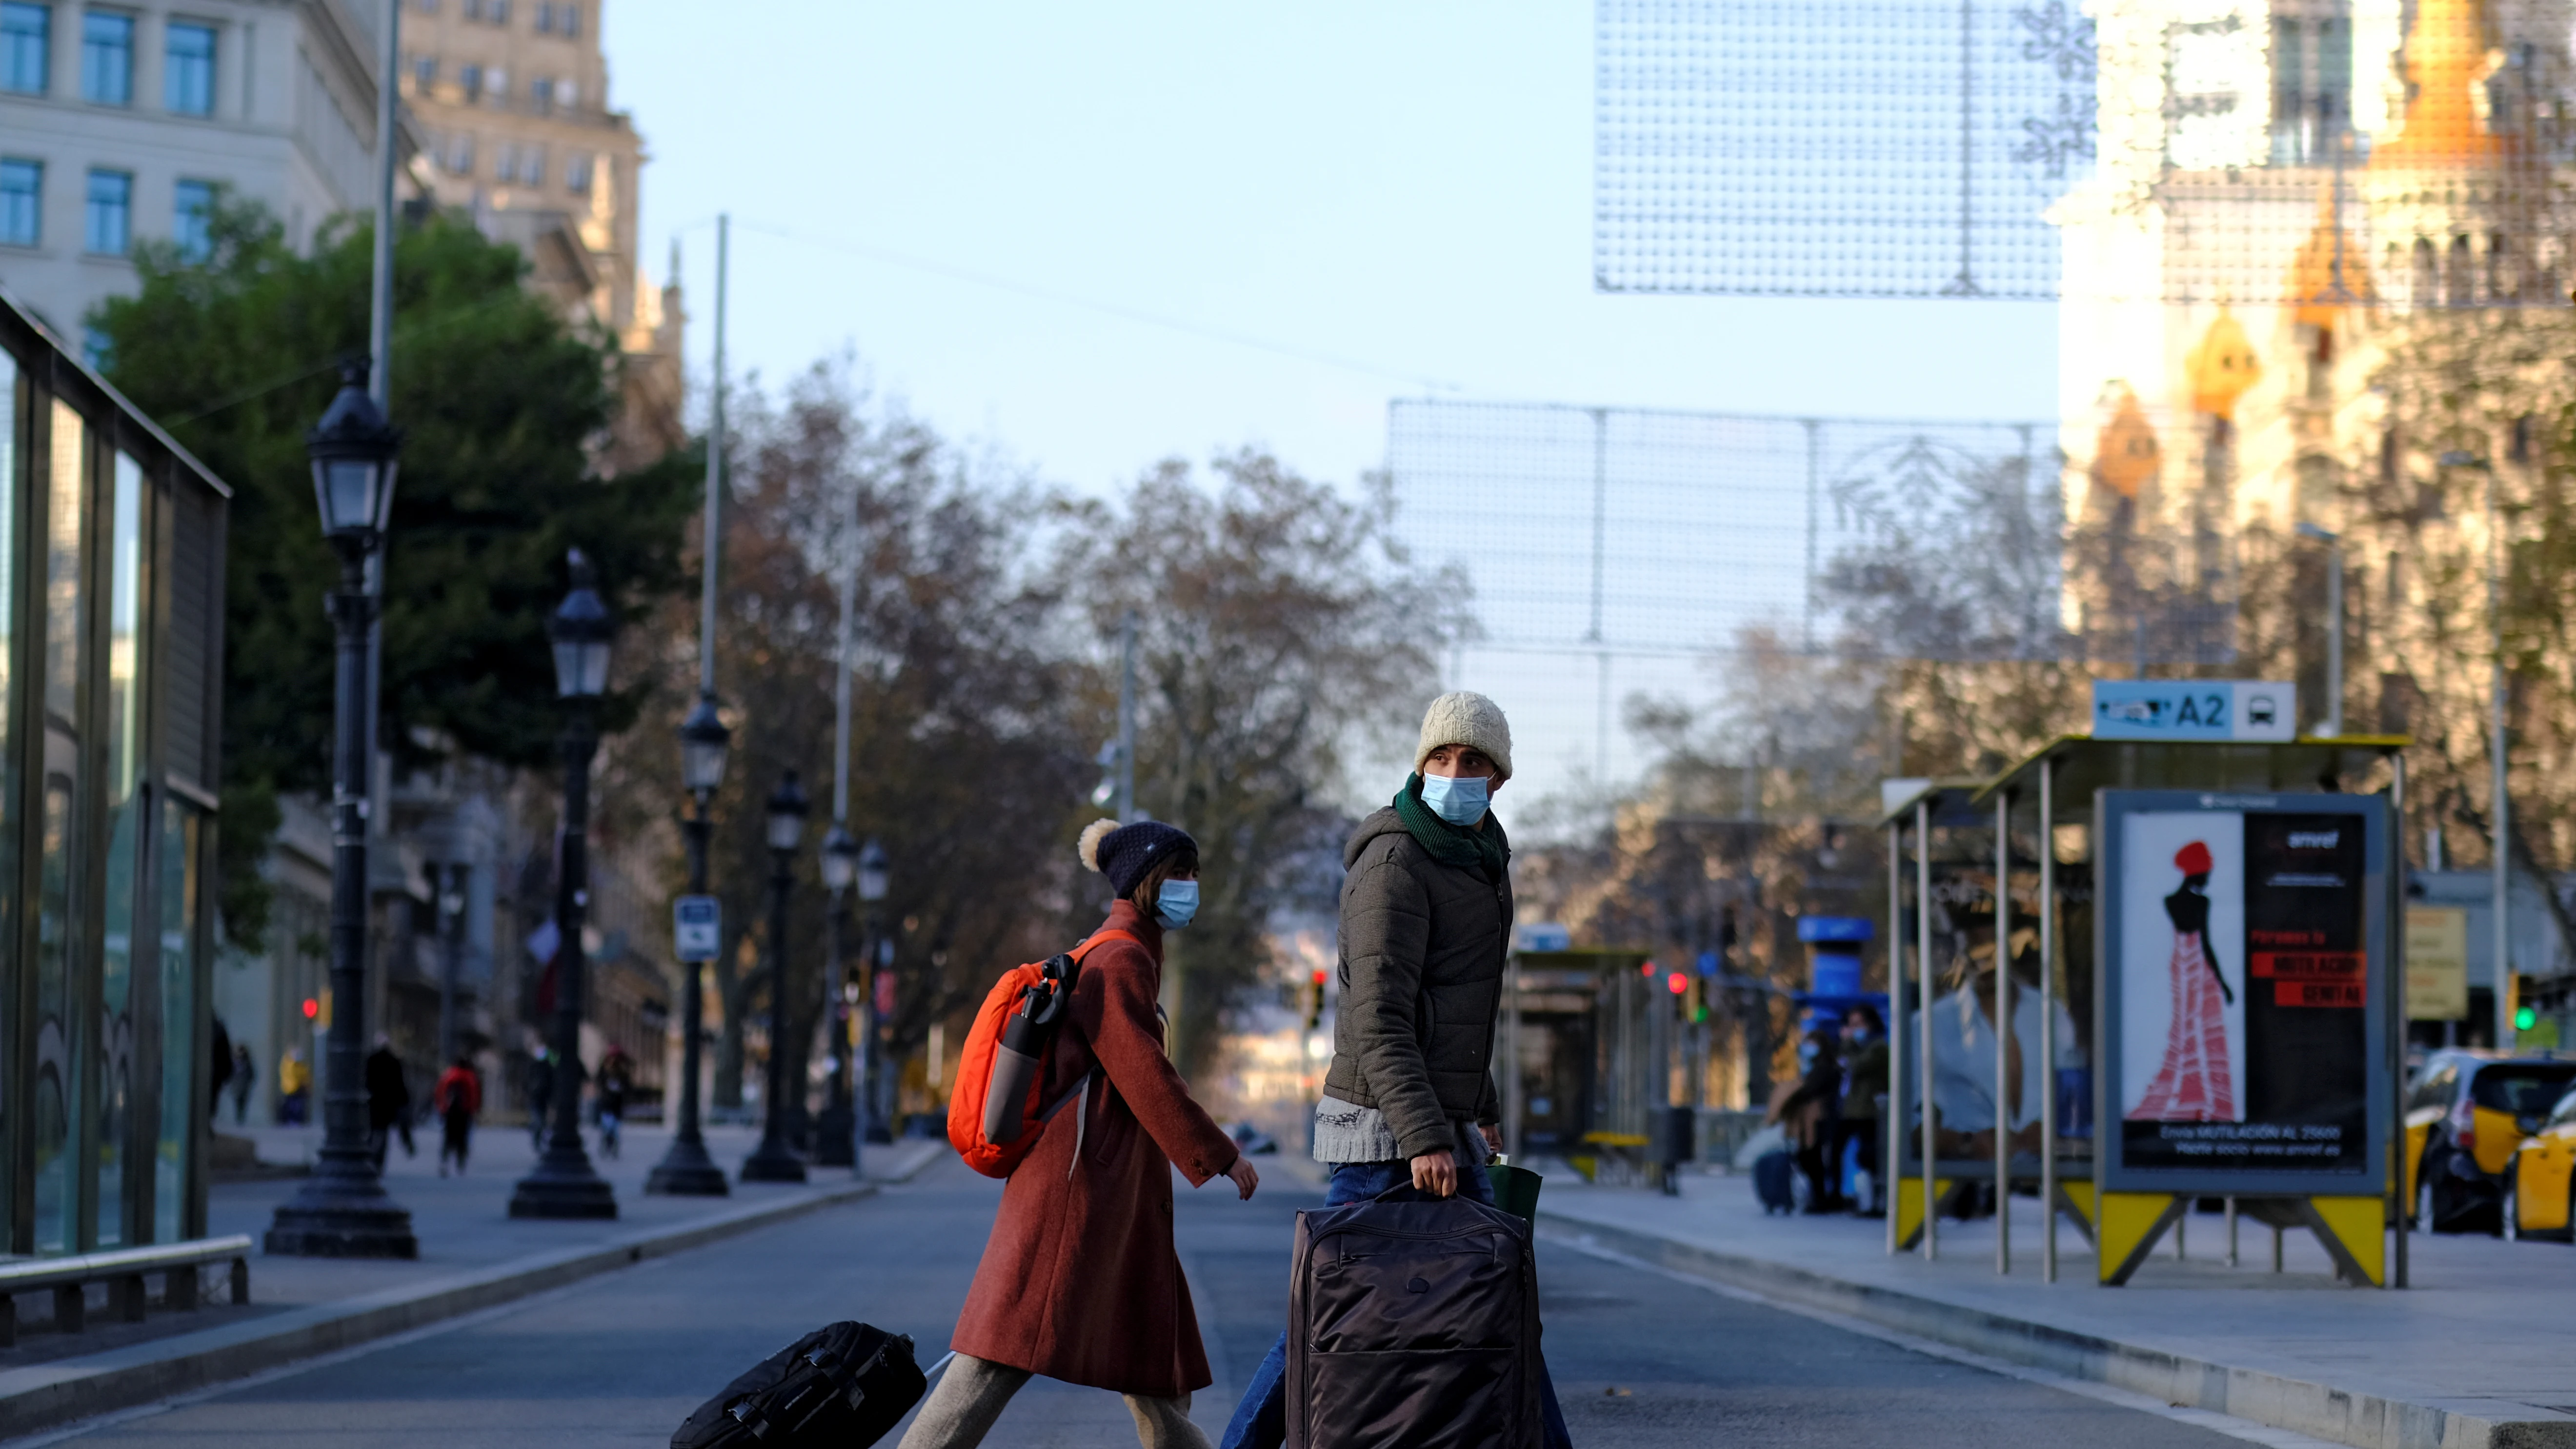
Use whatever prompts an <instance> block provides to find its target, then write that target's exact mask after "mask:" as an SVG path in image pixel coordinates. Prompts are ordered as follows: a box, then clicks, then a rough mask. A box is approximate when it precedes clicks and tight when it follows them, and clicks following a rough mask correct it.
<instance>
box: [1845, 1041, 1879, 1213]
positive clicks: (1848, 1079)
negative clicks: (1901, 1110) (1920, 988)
mask: <svg viewBox="0 0 2576 1449" xmlns="http://www.w3.org/2000/svg"><path fill="white" fill-rule="evenodd" d="M1842 1058H1843V1088H1842V1091H1843V1107H1842V1116H1841V1119H1840V1122H1839V1124H1838V1125H1837V1126H1836V1128H1835V1131H1834V1136H1835V1142H1834V1162H1835V1163H1836V1164H1837V1165H1836V1167H1835V1171H1836V1172H1837V1173H1839V1172H1840V1171H1841V1170H1842V1169H1841V1167H1840V1164H1841V1163H1843V1162H1844V1161H1846V1160H1848V1159H1849V1157H1850V1156H1851V1153H1852V1152H1853V1150H1854V1147H1855V1146H1856V1147H1857V1149H1858V1151H1859V1154H1860V1170H1861V1171H1862V1172H1863V1173H1866V1174H1867V1175H1868V1181H1869V1187H1868V1189H1867V1190H1866V1191H1865V1192H1863V1193H1862V1194H1861V1200H1860V1201H1858V1202H1855V1203H1853V1204H1852V1208H1853V1210H1854V1211H1856V1212H1861V1213H1870V1214H1874V1213H1878V1212H1881V1211H1884V1206H1883V1201H1882V1195H1883V1194H1884V1193H1885V1192H1886V1189H1887V1184H1886V1183H1884V1182H1882V1181H1881V1180H1880V1179H1881V1178H1883V1177H1884V1176H1886V1170H1887V1169H1886V1164H1885V1163H1884V1162H1883V1161H1882V1160H1881V1159H1880V1147H1879V1136H1878V1115H1879V1107H1880V1104H1881V1103H1883V1102H1885V1101H1886V1100H1887V1026H1886V1023H1884V1022H1882V1021H1880V1020H1879V1019H1878V1011H1877V1009H1876V1008H1874V1007H1868V1006H1855V1007H1853V1008H1852V1009H1851V1010H1849V1011H1846V1012H1844V1013H1843V1051H1842Z"/></svg>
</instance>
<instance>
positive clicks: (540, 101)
mask: <svg viewBox="0 0 2576 1449" xmlns="http://www.w3.org/2000/svg"><path fill="white" fill-rule="evenodd" d="M528 104H529V106H530V107H532V108H534V109H535V111H536V113H537V114H538V115H540V116H542V115H544V114H545V113H546V112H548V111H551V110H553V109H554V108H555V83H554V80H553V78H552V77H549V76H539V77H537V78H536V79H535V80H532V81H530V82H528Z"/></svg>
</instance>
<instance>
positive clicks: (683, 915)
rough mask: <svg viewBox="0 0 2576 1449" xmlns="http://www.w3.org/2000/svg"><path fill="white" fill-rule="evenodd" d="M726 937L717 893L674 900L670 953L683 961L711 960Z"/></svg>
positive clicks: (722, 913) (722, 908)
mask: <svg viewBox="0 0 2576 1449" xmlns="http://www.w3.org/2000/svg"><path fill="white" fill-rule="evenodd" d="M723 937H724V906H723V905H722V903H720V902H718V901H717V900H716V898H715V897H714V896H682V897H680V898H679V899H678V900H675V901H673V902H671V954H672V955H673V956H674V957H676V958H678V959H679V960H681V961H683V962H695V961H712V960H714V959H716V955H717V949H718V947H719V945H720V944H721V943H722V940H723Z"/></svg>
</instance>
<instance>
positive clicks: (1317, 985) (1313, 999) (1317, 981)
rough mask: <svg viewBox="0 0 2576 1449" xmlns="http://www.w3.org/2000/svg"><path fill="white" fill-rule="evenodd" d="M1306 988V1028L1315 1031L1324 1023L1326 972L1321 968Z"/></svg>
mask: <svg viewBox="0 0 2576 1449" xmlns="http://www.w3.org/2000/svg"><path fill="white" fill-rule="evenodd" d="M1306 990H1307V993H1308V994H1307V997H1306V1029H1307V1030H1308V1031H1313V1030H1314V1029H1315V1028H1317V1027H1319V1026H1322V1025H1323V1024H1324V973H1323V971H1322V970H1321V969H1320V968H1318V969H1317V970H1316V972H1315V977H1314V980H1313V981H1312V982H1310V983H1309V984H1308V985H1307V988H1306Z"/></svg>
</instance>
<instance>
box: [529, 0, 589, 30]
mask: <svg viewBox="0 0 2576 1449" xmlns="http://www.w3.org/2000/svg"><path fill="white" fill-rule="evenodd" d="M537 33H538V34H539V35H560V36H562V37H564V38H565V39H566V40H571V39H575V38H577V37H579V36H580V34H581V7H580V6H578V5H558V4H554V3H552V0H545V3H541V4H539V5H538V6H537Z"/></svg>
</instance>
